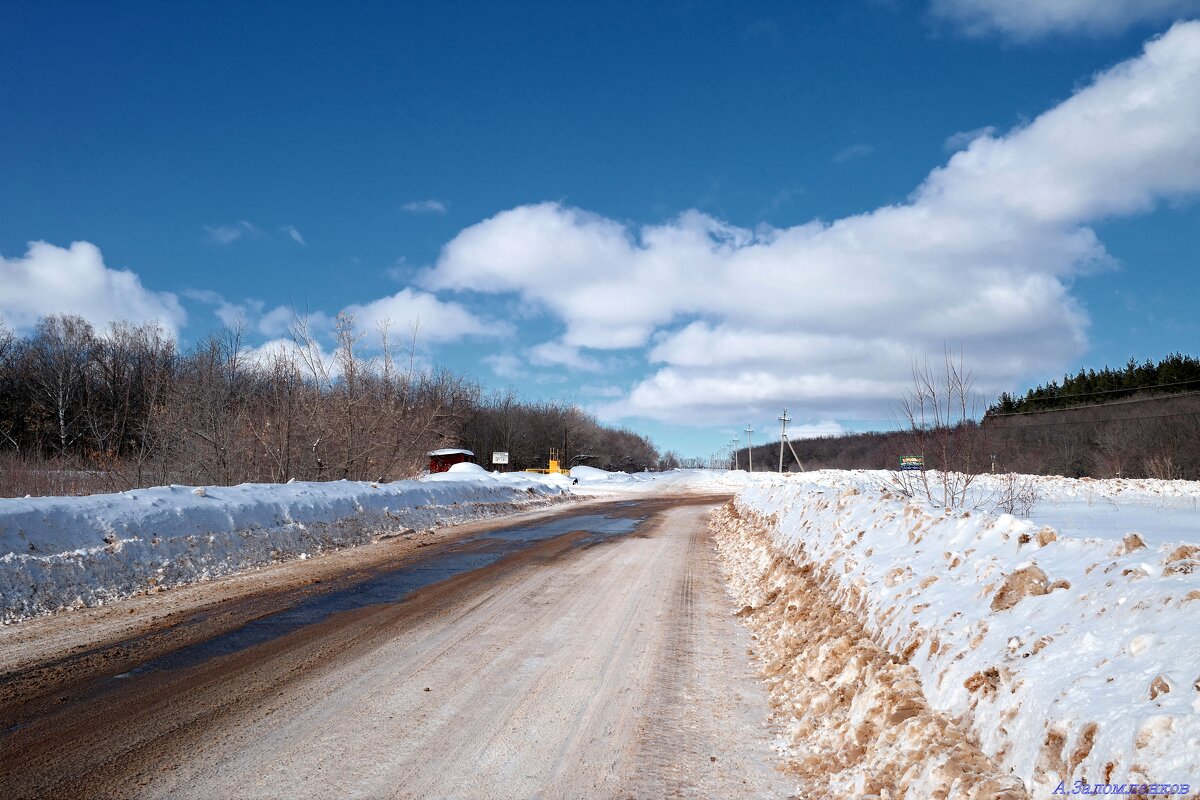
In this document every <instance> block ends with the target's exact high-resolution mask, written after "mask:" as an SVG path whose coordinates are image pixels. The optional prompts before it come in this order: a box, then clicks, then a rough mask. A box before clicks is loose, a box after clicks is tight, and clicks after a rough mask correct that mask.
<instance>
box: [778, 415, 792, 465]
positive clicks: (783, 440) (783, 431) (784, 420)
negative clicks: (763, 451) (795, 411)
mask: <svg viewBox="0 0 1200 800" xmlns="http://www.w3.org/2000/svg"><path fill="white" fill-rule="evenodd" d="M791 421H792V418H791V417H789V416H788V415H787V409H786V408H785V409H784V410H783V416H782V417H780V418H779V422H780V423H781V425H780V427H779V473H780V474H781V475H782V474H783V446H784V445H785V444H787V424H788V423H789V422H791Z"/></svg>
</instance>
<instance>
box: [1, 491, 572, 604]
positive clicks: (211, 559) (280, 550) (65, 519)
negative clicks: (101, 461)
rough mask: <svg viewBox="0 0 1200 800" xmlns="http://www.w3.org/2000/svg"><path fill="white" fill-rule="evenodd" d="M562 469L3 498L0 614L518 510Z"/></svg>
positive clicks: (110, 595)
mask: <svg viewBox="0 0 1200 800" xmlns="http://www.w3.org/2000/svg"><path fill="white" fill-rule="evenodd" d="M569 485H570V481H569V480H567V479H565V478H564V477H562V476H539V475H533V474H525V473H513V474H507V475H493V474H491V473H487V472H483V471H482V470H480V472H479V473H475V472H465V473H463V474H454V475H452V476H447V475H439V476H430V477H429V478H427V479H424V480H419V481H397V482H395V483H383V484H376V483H361V482H352V481H337V482H325V483H289V484H243V485H241V486H228V487H204V488H192V487H188V486H164V487H158V488H153V489H139V490H135V491H129V492H122V493H120V494H106V495H92V496H89V497H41V498H26V499H3V500H0V621H3V622H5V623H8V622H14V621H17V620H20V619H24V618H27V617H30V616H32V615H35V614H40V613H45V612H48V611H55V610H58V609H62V608H70V607H77V606H92V605H99V604H101V603H104V602H105V601H108V600H112V599H115V598H119V597H124V596H128V595H131V594H134V593H137V592H139V591H145V590H150V589H153V588H155V587H169V586H173V585H178V584H183V583H189V582H191V581H196V580H203V579H205V578H211V577H215V576H218V575H226V574H229V573H232V572H236V571H238V570H241V569H246V568H248V567H256V566H261V565H263V564H268V563H270V562H272V561H279V560H284V559H289V558H296V557H306V556H307V555H309V554H313V553H318V552H321V551H323V550H328V549H332V548H339V547H347V546H351V545H357V544H363V543H366V542H369V541H371V540H372V539H374V538H377V537H379V536H380V535H386V534H387V533H389V532H390V533H393V534H395V533H398V532H403V531H405V530H406V529H423V528H429V527H434V526H438V525H445V524H449V523H454V522H460V521H463V520H467V519H471V518H477V517H485V516H490V515H492V514H500V513H506V512H512V511H514V510H516V509H519V508H524V507H527V506H530V505H534V504H538V503H547V502H553V501H554V500H556V499H561V498H563V497H564V496H565V495H567V494H568V492H569V490H568V488H567V487H568V486H569Z"/></svg>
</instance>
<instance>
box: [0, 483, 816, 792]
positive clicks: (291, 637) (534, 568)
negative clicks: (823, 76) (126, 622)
mask: <svg viewBox="0 0 1200 800" xmlns="http://www.w3.org/2000/svg"><path fill="white" fill-rule="evenodd" d="M716 502H717V501H715V500H713V499H706V498H690V499H685V500H670V501H668V500H662V499H656V500H650V501H646V500H642V501H635V502H630V503H622V504H610V505H609V506H607V507H601V508H599V509H597V508H596V507H594V506H593V507H590V508H588V509H572V510H570V511H567V512H565V513H560V514H557V515H542V517H543V519H542V520H541V521H538V522H531V523H528V524H527V525H526V526H525V527H524V528H522V529H519V530H517V531H516V532H512V531H510V532H508V533H505V532H503V531H501V532H499V533H497V532H491V533H487V532H485V533H483V534H481V535H480V536H477V537H474V538H472V539H469V540H464V541H459V542H455V543H450V544H446V545H438V546H434V547H430V548H428V555H422V556H421V557H420V558H417V557H415V556H414V557H410V558H408V560H407V561H404V562H403V564H402V565H401V566H399V567H398V566H397V565H396V564H388V565H387V567H386V568H380V569H377V570H375V571H370V570H368V571H366V572H367V573H369V574H364V573H363V571H361V570H360V571H359V572H356V573H355V576H354V580H350V579H348V578H347V579H345V580H343V581H342V582H341V583H339V582H338V580H335V579H331V580H327V581H326V583H324V584H322V587H325V588H323V589H322V591H321V592H315V593H312V594H305V593H303V592H301V593H297V591H298V590H297V589H296V588H295V587H294V586H293V587H289V588H288V591H287V592H286V593H282V594H280V595H279V596H278V598H276V600H275V601H272V600H270V598H267V599H264V598H262V597H257V596H250V597H242V598H238V599H235V600H233V601H231V602H230V603H228V604H226V606H228V607H225V606H222V607H221V611H220V613H219V614H218V613H216V612H214V611H212V610H211V609H207V608H206V609H204V611H203V613H197V614H194V615H191V616H187V615H184V616H183V617H182V618H181V619H175V618H172V619H171V621H170V626H169V627H170V629H171V630H174V631H176V634H175V635H174V638H172V636H170V635H168V633H167V632H165V631H159V630H155V631H150V632H145V633H143V634H139V635H138V636H137V637H132V638H129V639H128V640H126V641H123V642H117V643H114V644H110V645H105V646H96V647H92V648H86V649H85V652H84V653H82V654H81V655H77V656H74V657H68V658H55V657H54V655H53V654H51V653H48V652H44V650H45V648H43V650H42V651H39V652H38V660H37V663H32V664H22V665H21V667H20V668H17V669H14V670H13V671H10V672H8V673H7V674H5V675H3V676H0V753H2V754H3V755H2V757H0V790H2V791H0V794H3V795H4V796H6V797H196V798H205V799H206V800H215V799H217V798H257V797H264V798H274V797H322V798H324V797H371V798H374V797H384V798H409V797H412V798H418V797H421V798H424V797H461V798H475V797H479V798H484V797H487V798H494V797H545V798H557V797H614V798H626V797H722V798H737V797H789V796H793V795H794V794H795V792H796V787H795V786H794V785H792V783H791V782H790V781H789V780H788V779H787V778H786V777H785V776H784V775H782V774H781V773H779V772H778V771H777V770H776V769H775V767H774V764H775V762H776V758H775V755H774V753H773V752H772V750H771V741H772V731H770V730H769V729H768V728H767V722H766V720H767V711H768V701H767V698H766V694H765V690H764V689H763V688H762V686H761V684H760V682H759V681H758V680H757V679H756V678H755V677H754V675H753V669H754V666H753V664H752V663H751V659H750V657H749V655H748V652H749V648H750V646H751V645H752V644H753V643H752V642H750V641H749V634H748V632H747V631H746V630H745V628H744V627H742V626H741V625H740V624H739V623H738V621H737V620H736V619H735V618H734V617H733V616H732V613H731V612H732V611H733V610H734V609H733V601H732V600H731V599H730V598H729V596H728V595H727V594H726V593H725V590H724V588H723V586H722V584H721V581H720V578H719V577H718V574H717V569H716V565H715V562H714V558H715V556H714V554H713V549H712V546H711V543H710V542H709V540H708V533H707V530H706V526H705V524H704V515H705V514H706V512H707V510H708V509H709V508H711V507H712V506H714V505H715V504H716ZM538 525H543V527H542V528H540V529H539V528H537V526H538ZM546 525H548V526H549V527H545V526H546ZM531 531H533V533H531ZM537 531H540V533H539V532H537ZM413 586H416V587H417V588H416V589H415V591H413V590H412V588H411V587H413ZM328 587H333V588H328ZM400 591H403V592H404V594H403V596H405V597H406V598H407V599H404V600H403V601H402V602H396V601H390V602H388V601H383V602H380V599H381V598H386V597H388V593H389V592H391V593H395V592H400ZM272 602H276V603H277V605H278V604H281V608H274V611H273V610H272V609H273V607H272V606H271V603H272ZM246 609H249V611H247V610H246ZM281 609H282V610H281ZM276 611H281V613H274V612H276ZM80 619H84V618H83V617H81V618H80ZM214 619H222V620H225V622H224V623H223V624H218V623H216V622H213V620H214ZM34 624H36V621H35V623H34ZM206 626H207V627H206ZM214 626H215V627H214ZM181 630H192V631H195V630H203V631H204V632H205V633H204V636H197V635H195V634H194V633H193V634H191V635H190V636H185V635H184V634H182V633H179V632H178V631H181ZM209 634H211V635H209ZM204 637H207V638H204ZM2 642H3V640H0V643H2ZM188 642H190V644H189V645H188V646H183V647H181V648H177V649H174V650H172V649H171V648H172V647H176V646H178V645H181V644H184V643H188ZM77 646H78V645H77ZM105 664H110V665H111V666H110V667H108V668H107V669H106V668H105Z"/></svg>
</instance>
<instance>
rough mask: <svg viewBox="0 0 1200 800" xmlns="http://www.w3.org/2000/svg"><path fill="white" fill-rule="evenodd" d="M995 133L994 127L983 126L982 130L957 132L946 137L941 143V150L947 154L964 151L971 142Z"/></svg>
mask: <svg viewBox="0 0 1200 800" xmlns="http://www.w3.org/2000/svg"><path fill="white" fill-rule="evenodd" d="M995 133H996V126H995V125H985V126H983V127H982V128H975V129H974V130H969V131H959V132H958V133H952V134H950V135H949V136H947V137H946V141H945V142H943V143H942V149H943V150H945V151H946V152H947V153H957V152H958V151H959V150H963V149H965V148H966V147H967V146H968V145H970V144H971V142H973V141H975V140H976V139H978V138H979V137H981V136H992V135H994V134H995Z"/></svg>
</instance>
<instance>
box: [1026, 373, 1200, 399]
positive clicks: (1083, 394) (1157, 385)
mask: <svg viewBox="0 0 1200 800" xmlns="http://www.w3.org/2000/svg"><path fill="white" fill-rule="evenodd" d="M1189 383H1200V378H1188V379H1187V380H1186V381H1175V382H1174V383H1148V384H1146V385H1145V386H1130V387H1127V388H1124V389H1097V390H1096V391H1094V392H1077V393H1075V394H1056V395H1052V396H1050V397H1045V398H1041V397H1033V398H1031V399H1030V398H1028V393H1026V396H1025V397H1022V398H1018V397H1013V400H1014V401H1016V402H1018V403H1024V402H1036V401H1038V400H1066V399H1070V398H1072V397H1095V396H1096V395H1101V394H1118V393H1120V392H1140V391H1141V390H1142V389H1167V388H1170V387H1171V386H1187V385H1188V384H1189ZM1038 388H1041V387H1038ZM1029 391H1031V392H1034V391H1037V390H1036V389H1030V390H1029Z"/></svg>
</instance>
